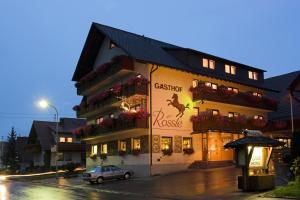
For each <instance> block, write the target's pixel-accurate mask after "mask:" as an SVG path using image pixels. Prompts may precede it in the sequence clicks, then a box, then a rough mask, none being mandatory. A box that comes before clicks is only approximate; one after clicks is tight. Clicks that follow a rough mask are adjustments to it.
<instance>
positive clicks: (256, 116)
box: [254, 115, 264, 120]
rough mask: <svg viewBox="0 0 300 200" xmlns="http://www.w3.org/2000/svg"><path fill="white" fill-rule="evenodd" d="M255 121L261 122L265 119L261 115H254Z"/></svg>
mask: <svg viewBox="0 0 300 200" xmlns="http://www.w3.org/2000/svg"><path fill="white" fill-rule="evenodd" d="M254 119H259V120H263V119H264V117H263V116H261V115H254Z"/></svg>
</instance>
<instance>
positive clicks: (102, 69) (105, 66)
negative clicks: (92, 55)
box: [95, 63, 111, 74]
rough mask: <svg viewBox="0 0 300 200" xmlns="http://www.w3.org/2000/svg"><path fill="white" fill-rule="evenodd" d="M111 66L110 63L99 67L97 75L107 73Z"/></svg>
mask: <svg viewBox="0 0 300 200" xmlns="http://www.w3.org/2000/svg"><path fill="white" fill-rule="evenodd" d="M110 66H111V64H110V63H104V64H102V65H100V66H99V67H97V68H96V70H95V71H96V74H102V73H104V72H105V71H107V70H108V69H109V68H110Z"/></svg>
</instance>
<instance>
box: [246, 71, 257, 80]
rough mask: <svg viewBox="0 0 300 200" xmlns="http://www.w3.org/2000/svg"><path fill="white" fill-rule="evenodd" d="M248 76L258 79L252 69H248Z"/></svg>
mask: <svg viewBox="0 0 300 200" xmlns="http://www.w3.org/2000/svg"><path fill="white" fill-rule="evenodd" d="M248 77H249V79H252V80H258V73H257V72H253V71H248Z"/></svg>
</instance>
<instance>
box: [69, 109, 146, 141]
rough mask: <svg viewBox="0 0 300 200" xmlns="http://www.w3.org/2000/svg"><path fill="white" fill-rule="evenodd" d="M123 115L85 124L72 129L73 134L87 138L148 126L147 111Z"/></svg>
mask: <svg viewBox="0 0 300 200" xmlns="http://www.w3.org/2000/svg"><path fill="white" fill-rule="evenodd" d="M124 115H127V116H126V117H122V116H120V117H119V118H118V119H105V120H103V122H102V123H101V124H93V125H86V126H84V127H81V128H79V129H76V130H74V131H73V134H74V135H76V137H77V138H81V139H87V138H91V137H97V136H101V135H104V134H109V133H114V132H119V131H124V130H131V129H147V128H148V127H149V123H148V116H149V114H147V113H142V112H138V113H130V114H124Z"/></svg>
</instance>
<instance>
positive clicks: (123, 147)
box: [119, 141, 126, 151]
mask: <svg viewBox="0 0 300 200" xmlns="http://www.w3.org/2000/svg"><path fill="white" fill-rule="evenodd" d="M119 151H126V141H119Z"/></svg>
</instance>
